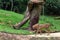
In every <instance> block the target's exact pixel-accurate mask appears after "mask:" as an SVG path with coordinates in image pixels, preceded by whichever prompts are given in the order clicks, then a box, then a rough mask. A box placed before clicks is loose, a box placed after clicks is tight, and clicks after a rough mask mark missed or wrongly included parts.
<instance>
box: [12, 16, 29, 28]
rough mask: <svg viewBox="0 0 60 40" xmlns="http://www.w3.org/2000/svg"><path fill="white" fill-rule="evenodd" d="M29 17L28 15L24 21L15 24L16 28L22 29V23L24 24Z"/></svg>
mask: <svg viewBox="0 0 60 40" xmlns="http://www.w3.org/2000/svg"><path fill="white" fill-rule="evenodd" d="M28 19H29V17H26V18H25V19H24V20H23V21H22V22H19V23H18V24H16V25H14V26H13V27H14V29H20V28H21V27H22V25H24V24H25V23H26V22H27V21H28Z"/></svg>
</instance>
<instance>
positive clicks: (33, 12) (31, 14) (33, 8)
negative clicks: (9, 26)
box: [14, 0, 43, 30]
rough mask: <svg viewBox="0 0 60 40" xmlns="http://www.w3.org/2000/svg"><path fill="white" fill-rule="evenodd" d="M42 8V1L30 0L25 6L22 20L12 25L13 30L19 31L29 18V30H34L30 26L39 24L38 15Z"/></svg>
mask: <svg viewBox="0 0 60 40" xmlns="http://www.w3.org/2000/svg"><path fill="white" fill-rule="evenodd" d="M42 6H43V1H38V2H33V1H32V0H30V1H29V2H28V5H27V9H26V12H25V18H24V20H23V21H22V22H19V23H18V24H16V25H14V28H15V29H19V28H20V27H22V25H23V24H25V23H26V22H27V20H28V19H29V18H30V25H29V28H30V30H34V29H33V28H32V26H33V25H34V24H36V23H38V22H39V15H40V13H41V9H42Z"/></svg>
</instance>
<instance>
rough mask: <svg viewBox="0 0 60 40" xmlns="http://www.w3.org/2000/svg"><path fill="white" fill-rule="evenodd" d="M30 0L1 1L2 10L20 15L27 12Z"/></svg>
mask: <svg viewBox="0 0 60 40" xmlns="http://www.w3.org/2000/svg"><path fill="white" fill-rule="evenodd" d="M27 2H28V0H0V8H1V9H4V10H11V11H15V12H18V13H21V12H23V11H25V9H26V6H27Z"/></svg>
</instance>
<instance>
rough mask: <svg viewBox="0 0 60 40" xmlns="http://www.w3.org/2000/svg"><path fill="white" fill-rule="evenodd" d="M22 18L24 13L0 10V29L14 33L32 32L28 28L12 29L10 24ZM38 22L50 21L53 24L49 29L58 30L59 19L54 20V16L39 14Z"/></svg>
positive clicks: (26, 25) (59, 25)
mask: <svg viewBox="0 0 60 40" xmlns="http://www.w3.org/2000/svg"><path fill="white" fill-rule="evenodd" d="M23 18H24V15H22V14H17V13H15V12H11V11H6V10H0V31H2V32H8V33H15V34H25V35H26V34H33V33H31V32H29V31H28V30H22V29H20V30H16V29H13V27H12V26H11V25H14V24H16V23H18V22H21V21H22V20H23ZM39 23H41V24H43V23H51V24H53V26H51V27H50V29H51V30H56V31H59V30H60V20H55V19H54V17H51V16H41V17H40V21H39ZM28 26H29V22H27V23H26V24H24V25H23V26H22V28H27V27H28Z"/></svg>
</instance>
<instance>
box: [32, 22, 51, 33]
mask: <svg viewBox="0 0 60 40" xmlns="http://www.w3.org/2000/svg"><path fill="white" fill-rule="evenodd" d="M50 26H51V24H50V23H45V24H35V25H33V29H35V32H37V33H38V32H40V33H41V32H42V29H46V32H49V30H48V28H49V27H50Z"/></svg>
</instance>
